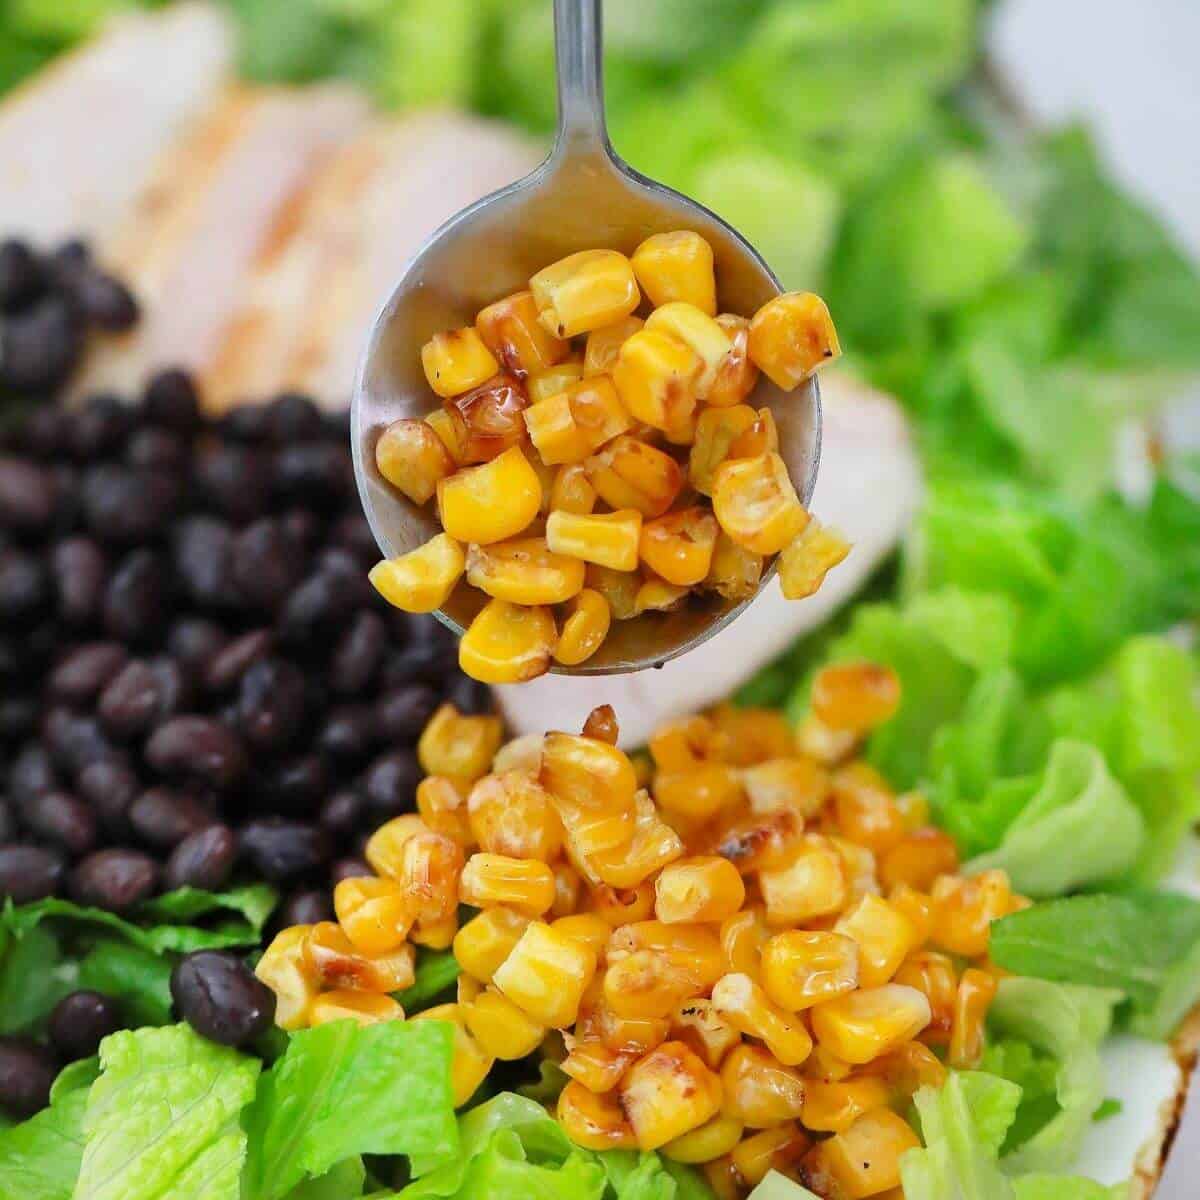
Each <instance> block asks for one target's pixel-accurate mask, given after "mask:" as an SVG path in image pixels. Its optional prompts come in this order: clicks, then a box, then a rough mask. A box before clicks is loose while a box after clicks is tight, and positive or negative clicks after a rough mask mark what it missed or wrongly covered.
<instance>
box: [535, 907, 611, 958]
mask: <svg viewBox="0 0 1200 1200" xmlns="http://www.w3.org/2000/svg"><path fill="white" fill-rule="evenodd" d="M550 928H551V929H553V930H554V931H555V932H556V933H561V934H562V935H563V936H565V937H569V938H572V939H573V940H575V941H577V942H581V943H582V944H583V945H585V946H586V947H587V948H588V949H589V950H591V952H592V953H593V954H595V955H596V958H597V960H599V959H600V957H601V956H602V955H603V954H604V948H605V946H607V945H608V936H609V934H610V933H612V926H611V925H610V924H609V923H608V921H606V920H605V919H604V918H603V917H602V916H599V915H598V914H597V913H595V912H582V913H573V914H572V915H571V916H569V917H559V918H558V919H557V920H556V921H553V922H551V925H550Z"/></svg>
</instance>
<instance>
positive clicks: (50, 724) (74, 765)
mask: <svg viewBox="0 0 1200 1200" xmlns="http://www.w3.org/2000/svg"><path fill="white" fill-rule="evenodd" d="M42 741H43V743H44V744H45V746H46V749H48V750H49V751H50V756H51V757H52V758H53V760H54V764H55V766H57V767H58V769H59V770H60V771H62V772H63V773H64V774H66V775H70V776H72V777H74V776H77V775H79V774H80V773H81V772H82V771H84V770H85V769H86V768H87V767H89V766H91V765H92V763H94V762H104V761H107V760H109V759H119V758H120V757H121V755H120V752H119V751H118V750H117V748H116V747H115V746H114V745H113V744H112V743H111V742H110V741H109V740H108V738H107V737H106V736H105V734H104V730H103V729H102V728H101V726H100V722H99V721H97V720H96V719H95V718H94V717H84V716H80V715H79V714H77V713H73V712H72V711H71V710H70V709H68V708H52V709H51V710H50V711H49V712H48V713H47V714H46V716H45V719H44V720H43V721H42Z"/></svg>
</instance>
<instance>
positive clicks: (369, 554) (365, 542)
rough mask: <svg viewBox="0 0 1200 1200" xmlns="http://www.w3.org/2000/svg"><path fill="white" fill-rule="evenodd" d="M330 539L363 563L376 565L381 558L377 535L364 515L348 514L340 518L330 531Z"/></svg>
mask: <svg viewBox="0 0 1200 1200" xmlns="http://www.w3.org/2000/svg"><path fill="white" fill-rule="evenodd" d="M330 537H331V539H332V541H333V544H334V545H335V546H339V547H340V548H341V549H343V550H345V551H347V552H349V553H350V554H353V555H354V557H355V558H357V559H358V560H359V561H360V562H361V563H364V564H370V563H374V562H375V560H376V559H378V558H379V554H380V551H379V546H378V545H377V544H376V542H375V535H374V534H373V533H372V532H371V526H370V525H369V524H368V523H367V518H366V517H364V516H363V515H362V513H358V512H352V513H347V514H346V515H345V516H344V517H342V518H340V520H338V521H337V523H336V524H335V525H334V527H333V529H332V530H331V531H330Z"/></svg>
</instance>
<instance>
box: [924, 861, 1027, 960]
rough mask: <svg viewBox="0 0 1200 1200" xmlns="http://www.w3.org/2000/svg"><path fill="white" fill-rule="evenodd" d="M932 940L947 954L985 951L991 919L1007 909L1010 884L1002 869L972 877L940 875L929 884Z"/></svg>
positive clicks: (972, 955)
mask: <svg viewBox="0 0 1200 1200" xmlns="http://www.w3.org/2000/svg"><path fill="white" fill-rule="evenodd" d="M932 898H933V928H932V930H931V931H930V937H931V938H932V940H933V942H934V943H935V944H936V945H938V946H941V947H942V949H943V950H948V951H949V952H950V953H951V954H961V955H962V956H963V957H964V958H980V957H982V956H983V955H984V954H986V953H987V949H988V934H989V931H990V929H991V924H992V922H993V921H995V920H998V919H999V918H1000V917H1003V916H1006V915H1007V914H1008V913H1009V912H1010V911H1011V907H1010V906H1011V904H1012V899H1013V895H1012V887H1011V886H1010V884H1009V882H1008V876H1007V875H1006V874H1005V873H1004V872H1003V871H984V872H983V873H982V874H980V875H976V876H974V877H973V878H969V879H968V878H963V877H962V876H958V875H943V876H942V877H941V878H940V879H938V880H937V881H936V882H935V883H934V885H933V893H932Z"/></svg>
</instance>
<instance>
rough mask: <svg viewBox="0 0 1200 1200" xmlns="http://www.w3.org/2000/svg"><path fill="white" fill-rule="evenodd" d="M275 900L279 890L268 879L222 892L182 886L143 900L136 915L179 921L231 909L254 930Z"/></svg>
mask: <svg viewBox="0 0 1200 1200" xmlns="http://www.w3.org/2000/svg"><path fill="white" fill-rule="evenodd" d="M278 903H279V892H278V891H277V890H276V889H275V888H273V887H272V886H271V885H270V884H269V883H250V884H245V885H244V886H242V887H236V888H230V889H229V890H228V891H224V892H206V891H204V890H202V889H201V888H193V887H183V888H176V889H175V891H173V892H165V893H163V895H161V896H156V897H155V898H154V899H153V900H147V901H146V903H145V904H143V905H142V906H141V908H139V909H138V915H139V916H140V917H143V918H145V919H146V920H147V921H149V922H150V923H151V924H164V925H165V924H172V925H182V924H187V923H188V922H190V921H194V920H195V919H196V918H197V917H207V916H211V915H212V914H213V913H219V912H233V913H237V914H238V915H239V916H242V917H245V918H246V922H247V924H249V926H250V928H251V929H253V930H254V932H255V933H261V932H262V930H263V926H265V925H266V923H267V920H268V918H269V917H270V915H271V913H272V912H274V911H275V905H276V904H278Z"/></svg>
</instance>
